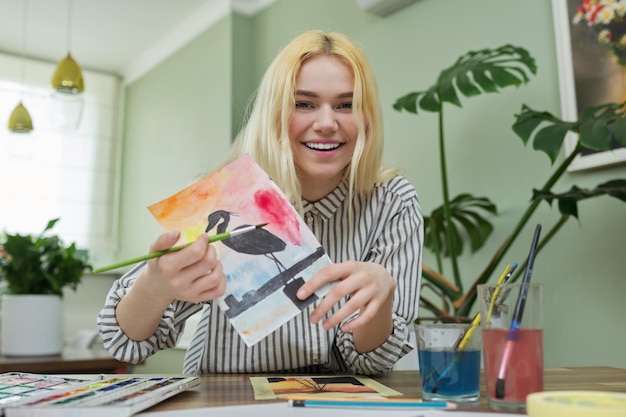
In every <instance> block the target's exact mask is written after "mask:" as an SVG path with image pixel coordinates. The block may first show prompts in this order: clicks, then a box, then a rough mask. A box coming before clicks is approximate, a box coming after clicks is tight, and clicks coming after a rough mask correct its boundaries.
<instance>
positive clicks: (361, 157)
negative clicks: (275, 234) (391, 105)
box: [230, 30, 397, 212]
mask: <svg viewBox="0 0 626 417" xmlns="http://www.w3.org/2000/svg"><path fill="white" fill-rule="evenodd" d="M318 55H326V56H333V57H337V58H339V59H341V60H342V61H343V62H345V63H346V64H347V65H348V67H349V68H350V69H351V70H352V73H353V75H354V91H353V102H352V111H353V114H354V117H355V119H356V122H357V126H358V136H357V144H356V147H355V149H354V154H353V156H352V161H351V162H350V164H349V165H348V166H347V167H346V170H345V172H344V178H347V179H348V187H349V197H350V198H351V197H352V196H353V195H354V193H355V192H356V193H359V194H367V193H369V192H370V191H371V190H372V188H373V187H374V185H375V184H376V183H378V182H381V181H384V180H385V179H388V178H389V177H391V176H393V175H395V173H396V172H397V170H395V169H389V168H385V167H383V165H382V153H383V122H382V111H381V108H380V102H379V98H378V87H377V83H376V79H375V78H374V73H373V71H372V69H371V67H370V64H369V62H368V60H367V57H366V56H365V54H364V53H363V51H362V50H361V49H360V48H359V47H358V46H357V45H355V44H354V43H353V42H352V41H350V40H349V39H348V38H347V37H346V36H344V35H342V34H340V33H324V32H322V31H318V30H311V31H307V32H304V33H302V34H301V35H299V36H298V37H296V38H295V39H293V40H292V41H291V42H290V43H289V44H287V46H285V47H284V48H283V49H282V51H280V53H279V54H278V55H277V56H276V58H274V60H273V61H272V63H271V64H270V66H269V67H268V69H267V70H266V72H265V74H264V76H263V79H262V81H261V84H260V86H259V88H258V91H257V96H256V99H255V102H254V106H253V108H252V111H251V112H250V115H249V117H248V120H247V122H246V124H245V126H244V128H243V129H242V130H241V131H240V132H239V134H238V135H237V138H236V139H235V143H234V145H233V147H232V154H231V156H230V160H233V159H235V158H237V157H239V156H241V155H242V154H244V153H247V154H249V155H250V156H251V157H252V158H253V159H254V160H255V161H256V162H257V163H258V164H259V165H260V166H261V167H262V168H263V169H264V170H265V171H266V172H267V173H268V174H269V176H270V177H271V178H272V180H273V181H274V182H275V183H276V184H277V185H278V187H279V188H280V189H281V190H282V191H283V192H284V193H285V195H286V196H287V198H288V199H289V200H290V201H291V202H292V203H293V204H294V205H295V207H296V209H298V210H299V211H300V212H302V197H301V189H300V182H299V180H298V176H297V174H296V167H295V164H294V160H293V154H292V151H291V144H290V140H289V131H288V126H289V118H290V117H291V114H292V111H293V109H294V106H295V98H294V91H295V85H296V76H297V74H298V71H299V70H300V67H301V66H302V63H303V62H305V61H306V60H307V59H309V58H311V57H314V56H318Z"/></svg>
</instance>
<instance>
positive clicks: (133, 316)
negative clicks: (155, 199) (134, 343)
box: [115, 232, 226, 341]
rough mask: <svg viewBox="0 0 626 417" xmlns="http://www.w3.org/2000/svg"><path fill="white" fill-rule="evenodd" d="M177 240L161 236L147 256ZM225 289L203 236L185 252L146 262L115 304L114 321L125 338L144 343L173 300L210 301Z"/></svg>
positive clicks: (172, 235)
mask: <svg viewBox="0 0 626 417" xmlns="http://www.w3.org/2000/svg"><path fill="white" fill-rule="evenodd" d="M179 237H180V232H170V233H164V234H162V235H161V236H159V237H158V238H157V239H156V240H155V241H154V243H153V244H152V245H151V246H150V252H155V251H162V250H166V249H169V248H171V247H172V246H174V244H176V242H177V241H178V239H179ZM225 288H226V275H225V274H224V272H223V270H222V263H221V262H220V261H219V260H218V259H217V253H216V252H215V248H214V247H212V246H211V245H210V244H209V239H208V237H207V235H206V234H203V235H200V236H198V238H197V239H196V241H195V242H193V243H192V244H191V245H189V246H188V247H186V248H183V249H181V250H179V251H176V252H172V253H167V254H165V255H162V256H159V257H158V258H153V259H150V260H149V261H148V262H147V266H146V267H145V268H143V269H142V271H141V272H140V273H139V275H138V276H137V279H136V280H135V282H134V283H133V286H132V289H131V290H130V291H129V292H128V293H126V295H124V297H122V299H121V300H120V302H119V303H118V305H117V307H116V308H115V317H116V319H117V322H118V323H119V325H120V327H121V329H122V330H123V331H124V333H125V334H126V335H127V336H128V337H129V338H131V339H133V340H138V341H141V340H146V339H147V338H149V337H150V336H151V335H152V334H153V333H154V332H155V331H156V329H157V327H158V326H159V322H160V320H161V317H162V316H163V312H164V311H165V310H166V309H167V308H168V306H169V305H170V304H171V303H172V302H173V301H174V300H181V301H188V302H192V303H200V302H202V301H208V300H213V299H215V298H217V297H219V296H221V295H223V294H224V290H225Z"/></svg>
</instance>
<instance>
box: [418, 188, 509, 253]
mask: <svg viewBox="0 0 626 417" xmlns="http://www.w3.org/2000/svg"><path fill="white" fill-rule="evenodd" d="M450 211H451V216H452V219H453V222H452V225H451V229H450V230H451V232H452V240H453V241H452V244H450V242H448V239H447V233H446V232H447V226H446V223H445V221H444V212H443V206H440V207H438V208H436V209H435V210H433V211H432V213H431V215H430V216H427V217H425V219H424V220H425V221H424V228H425V231H424V234H425V238H424V246H425V247H427V248H428V249H430V250H431V251H433V252H435V253H442V254H443V256H446V257H448V256H450V253H451V250H450V248H451V247H454V251H453V253H454V254H456V255H460V254H462V253H463V250H464V243H463V238H462V236H463V235H467V236H468V237H469V240H470V248H471V251H472V252H476V251H477V250H479V249H480V248H482V247H483V246H484V244H485V242H486V241H487V239H488V237H489V236H490V235H491V233H492V232H493V225H492V224H491V223H490V222H489V221H488V220H487V219H486V218H485V217H484V216H483V214H484V213H487V214H491V215H495V214H497V212H498V210H497V207H496V206H495V204H493V203H492V202H491V201H489V199H487V198H485V197H474V196H473V195H471V194H468V193H464V194H459V195H458V196H456V197H455V198H454V199H452V200H451V201H450Z"/></svg>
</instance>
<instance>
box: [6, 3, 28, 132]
mask: <svg viewBox="0 0 626 417" xmlns="http://www.w3.org/2000/svg"><path fill="white" fill-rule="evenodd" d="M27 15H28V0H24V16H23V17H22V19H23V21H24V23H23V24H22V32H23V33H22V53H21V56H20V88H21V89H22V93H21V94H22V95H23V94H24V91H23V90H24V73H25V72H26V62H25V59H24V53H25V50H26V23H27V22H28V18H27ZM8 128H9V130H10V131H11V132H13V133H30V132H31V131H32V130H33V120H32V119H31V117H30V114H28V110H26V107H24V104H23V103H22V100H21V99H20V102H19V103H18V105H17V106H16V107H15V109H14V110H13V112H12V113H11V116H10V117H9V124H8Z"/></svg>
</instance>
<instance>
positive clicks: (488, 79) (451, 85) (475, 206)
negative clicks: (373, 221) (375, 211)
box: [393, 45, 626, 322]
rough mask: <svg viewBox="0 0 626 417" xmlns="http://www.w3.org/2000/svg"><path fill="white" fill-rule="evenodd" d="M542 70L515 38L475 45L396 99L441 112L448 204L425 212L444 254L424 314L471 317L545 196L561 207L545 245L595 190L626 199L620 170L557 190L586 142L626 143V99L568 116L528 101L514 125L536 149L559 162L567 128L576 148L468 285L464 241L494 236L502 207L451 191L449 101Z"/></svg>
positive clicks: (604, 146)
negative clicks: (446, 267) (462, 263)
mask: <svg viewBox="0 0 626 417" xmlns="http://www.w3.org/2000/svg"><path fill="white" fill-rule="evenodd" d="M536 71H537V66H536V63H535V60H534V58H533V57H532V56H531V55H530V54H529V53H528V51H527V50H525V49H524V48H521V47H516V46H514V45H503V46H501V47H499V48H495V49H481V50H477V51H470V52H468V53H466V54H464V55H462V56H461V57H459V58H458V59H457V60H456V62H455V63H454V64H453V65H452V66H450V67H448V68H446V69H444V70H443V71H442V72H441V73H440V75H439V77H438V78H437V81H436V82H435V84H433V85H432V86H431V87H429V88H428V89H427V90H422V91H414V92H411V93H409V94H406V95H404V96H402V97H400V98H398V99H397V100H396V102H395V103H394V105H393V107H394V109H395V110H397V111H406V112H408V113H412V114H415V115H417V114H418V113H419V111H427V112H434V113H437V114H438V121H439V136H438V140H439V150H440V154H439V160H440V178H441V189H442V197H443V204H442V205H441V206H440V207H437V208H435V209H434V210H433V211H432V212H431V214H430V215H425V216H424V246H425V248H427V249H429V250H430V251H432V252H433V253H434V254H435V256H436V263H437V266H436V268H432V267H429V266H427V265H424V266H423V269H422V273H423V278H424V280H423V286H424V287H426V288H428V289H429V290H431V292H432V293H433V294H434V296H430V297H429V295H427V294H425V292H422V294H421V296H420V306H421V307H422V308H424V309H425V310H426V311H428V312H429V313H430V314H431V316H430V317H425V318H422V320H433V321H449V322H455V321H469V320H471V318H470V312H471V310H472V307H473V304H474V303H475V301H476V287H477V286H478V285H479V284H484V283H486V282H488V281H489V280H490V279H492V278H493V277H496V276H497V275H498V273H499V272H500V270H499V269H498V267H499V265H500V263H501V262H502V260H503V259H504V256H505V254H506V253H507V251H508V250H509V249H510V248H511V246H512V244H513V242H514V241H515V240H516V239H517V237H518V236H519V235H520V232H521V231H522V230H523V229H524V228H525V227H526V226H527V225H528V223H529V221H530V220H531V218H532V216H533V214H534V213H535V211H536V209H537V207H538V206H539V204H541V202H542V201H545V202H546V203H547V204H549V205H551V206H553V207H554V206H556V207H558V211H559V213H558V214H557V215H556V216H555V217H556V220H555V222H554V224H552V225H550V226H549V228H548V229H547V233H546V234H545V237H543V238H542V240H541V241H540V243H539V247H538V251H541V250H542V249H543V248H544V247H545V245H546V244H547V243H548V242H549V241H550V240H551V239H552V238H553V237H554V235H555V234H556V233H558V231H559V230H561V228H562V227H563V225H564V224H565V223H566V222H567V221H568V220H569V219H571V218H572V217H573V218H577V217H578V203H579V202H581V201H583V200H587V199H590V198H595V197H600V196H608V197H613V198H616V199H619V200H621V201H624V202H626V179H625V178H616V179H612V180H609V181H606V182H604V183H602V184H599V185H597V186H596V187H595V188H593V189H583V188H579V187H577V186H572V187H571V189H570V190H566V191H561V192H556V191H554V189H555V186H556V185H557V183H558V180H559V179H560V178H561V177H562V176H563V174H564V173H565V172H566V170H567V167H568V166H569V165H570V164H571V163H572V161H573V160H574V158H575V157H576V156H577V155H578V154H580V153H581V152H583V151H584V150H591V151H607V150H611V149H612V140H615V141H616V142H617V143H619V144H620V145H621V146H626V102H624V103H606V104H602V105H599V106H595V107H589V108H585V109H581V110H582V111H581V112H580V115H579V118H578V120H575V121H565V120H562V119H560V118H558V117H556V116H554V115H552V114H551V113H549V112H545V111H535V110H533V109H531V108H530V107H528V106H527V105H525V104H524V105H522V108H521V110H520V113H519V114H516V115H515V121H514V123H513V125H512V130H513V132H514V133H515V134H516V135H517V136H518V137H519V138H520V139H521V140H522V141H523V142H524V144H529V143H531V142H532V144H533V148H534V149H535V150H538V151H541V152H544V153H545V154H546V155H548V157H549V159H550V162H551V163H552V164H554V163H555V162H557V159H558V155H559V153H560V152H561V151H562V148H563V144H564V140H565V135H566V134H567V133H568V132H573V133H575V134H577V135H578V137H579V138H578V142H577V145H576V148H575V149H574V150H573V151H572V152H571V153H570V154H569V155H568V156H566V158H565V159H564V160H563V161H561V162H560V163H559V164H558V165H556V166H555V168H554V169H553V171H552V173H551V174H550V177H549V178H547V179H546V182H545V183H544V184H543V185H541V186H540V187H539V188H537V189H533V190H532V197H531V199H530V201H529V202H528V205H527V207H526V210H525V211H524V212H523V213H522V215H521V217H520V219H519V220H518V221H517V223H516V224H515V225H512V230H511V232H510V233H509V234H508V235H507V237H506V238H505V240H504V242H502V244H501V245H500V246H499V247H498V249H497V250H496V252H495V253H494V254H493V255H492V256H491V257H490V259H489V261H488V262H487V264H486V266H485V268H484V269H483V271H482V272H481V273H480V274H479V276H478V277H476V278H475V279H474V280H473V281H472V284H471V286H470V287H469V288H468V289H467V291H465V290H464V288H463V282H464V280H462V277H461V275H462V274H461V270H460V268H459V265H458V262H457V259H458V257H459V256H460V255H461V254H462V252H463V249H464V247H466V246H468V245H469V246H470V249H471V251H472V253H474V252H476V251H477V250H478V249H480V248H481V247H482V246H483V245H484V243H485V242H486V241H487V239H488V238H489V236H490V235H491V232H492V231H493V225H492V224H491V222H490V220H489V216H492V215H497V207H496V205H495V203H493V202H492V201H491V200H490V199H489V198H487V197H482V196H480V197H477V196H474V195H472V194H470V193H461V194H460V195H458V196H456V197H451V196H450V194H449V187H448V170H447V163H446V153H445V140H444V117H443V113H444V103H448V104H451V105H455V106H457V107H462V106H461V97H463V96H464V97H467V98H470V97H474V96H479V95H481V94H487V93H497V92H500V91H501V90H503V89H504V88H507V87H512V86H515V87H519V86H521V85H523V84H526V83H527V82H528V81H529V80H530V77H531V76H532V75H533V74H535V73H536ZM555 202H556V204H553V203H555ZM444 258H447V259H448V260H449V262H450V265H451V272H452V278H451V279H449V278H448V277H446V276H444V275H443V259H444ZM524 267H525V263H523V264H520V268H518V269H517V271H516V273H515V274H514V275H513V277H512V278H511V282H514V281H515V280H516V279H517V278H519V276H520V274H521V272H522V271H523V270H524Z"/></svg>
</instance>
